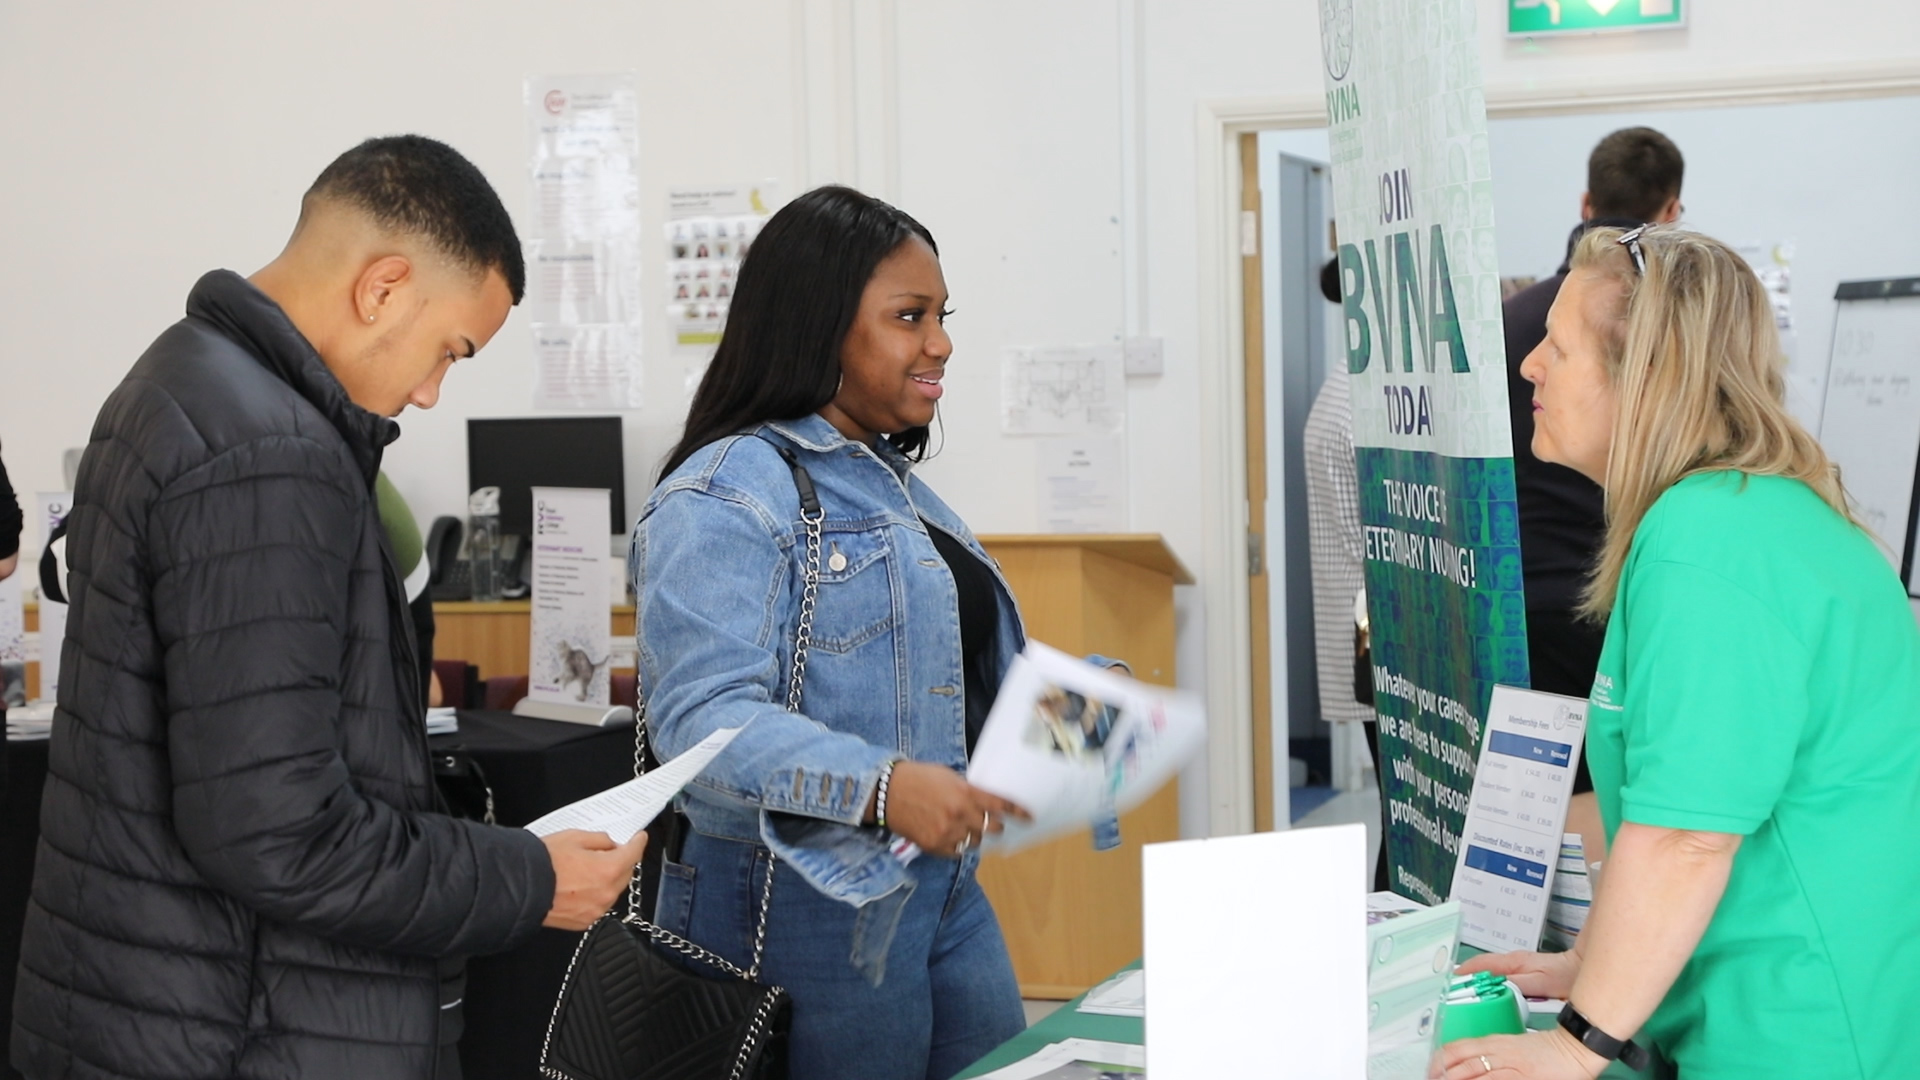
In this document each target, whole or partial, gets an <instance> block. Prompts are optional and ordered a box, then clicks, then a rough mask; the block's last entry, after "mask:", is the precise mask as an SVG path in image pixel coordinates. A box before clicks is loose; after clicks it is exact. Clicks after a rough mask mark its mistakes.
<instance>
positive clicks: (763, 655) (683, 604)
mask: <svg viewBox="0 0 1920 1080" xmlns="http://www.w3.org/2000/svg"><path fill="white" fill-rule="evenodd" d="M946 300H947V289H946V283H945V281H944V279H943V277H942V276H941V272H940V262H939V258H938V255H937V252H936V249H935V246H934V242H933V237H932V235H931V234H930V233H928V231H927V230H926V229H925V228H924V227H923V226H921V225H920V224H919V223H918V222H916V221H914V220H913V219H912V218H910V217H908V216H907V215H906V214H904V213H902V212H900V211H899V210H896V209H894V208H893V207H891V206H889V205H887V204H886V203H883V202H880V201H878V200H876V199H872V198H869V197H868V196H865V195H862V194H860V193H859V192H856V191H852V190H850V189H847V188H839V187H827V188H820V189H818V190H815V191H812V192H809V193H807V194H806V195H803V196H801V197H800V198H798V199H796V200H795V201H794V202H792V203H791V204H789V205H788V206H787V207H785V208H784V209H782V210H781V211H780V212H779V213H778V214H775V215H774V216H773V218H772V219H771V220H770V221H768V223H767V225H766V228H765V229H764V230H763V231H762V232H761V234H760V236H759V238H758V239H757V240H755V241H754V243H753V246H752V249H751V254H750V255H749V256H748V257H747V259H746V260H745V262H744V263H743V265H742V266H741V269H740V276H739V281H738V284H737V288H736V290H735V293H734V299H733V308H732V311H731V313H730V315H729V318H728V323H727V329H726V334H725V336H724V338H723V339H722V341H721V343H720V346H719V349H718V351H717V352H716V353H715V355H714V359H713V363H712V365H711V366H710V367H709V368H708V370H707V373H706V376H705V378H703V379H702V380H701V384H700V389H699V391H698V393H697V394H696V395H695V397H694V401H693V405H692V408H691V410H690V414H689V416H688V419H687V427H686V434H685V436H684V437H683V438H682V439H681V441H680V444H679V445H678V446H677V447H675V448H674V451H673V453H672V454H671V455H670V456H669V457H668V459H667V463H666V466H665V470H664V476H663V478H662V480H661V482H660V485H659V487H658V488H657V489H655V491H654V493H653V496H652V498H650V499H649V500H648V501H647V505H646V507H645V508H644V509H643V510H642V511H641V513H640V518H639V521H638V522H637V523H636V524H635V526H634V532H633V545H632V550H631V553H630V554H629V568H630V571H631V573H632V576H633V583H634V589H635V591H636V593H637V595H638V597H639V611H640V618H639V634H638V637H639V648H640V668H641V671H640V674H641V683H642V685H643V686H644V687H646V689H647V701H648V705H649V709H650V713H651V722H652V724H653V732H654V739H655V745H656V747H657V749H658V752H659V754H660V756H661V757H662V758H663V759H670V758H672V757H674V756H675V755H677V754H680V753H683V752H685V751H686V750H687V749H688V748H689V747H691V746H693V745H694V744H696V743H698V742H699V741H700V740H701V739H702V738H704V737H706V736H707V735H708V734H710V733H711V732H713V731H714V730H716V729H719V728H733V727H744V728H745V730H743V731H742V732H741V733H740V735H739V736H738V737H737V738H736V739H735V741H734V742H733V744H732V746H730V747H729V748H728V750H727V751H726V752H725V753H724V754H722V755H720V757H719V758H717V759H716V760H715V761H714V763H713V764H712V765H711V766H710V767H708V769H707V770H706V771H705V772H704V773H703V774H702V775H701V776H700V777H699V778H698V779H697V780H695V781H694V782H693V784H692V786H690V787H689V788H688V789H687V791H686V793H685V795H684V796H683V799H682V809H683V810H684V811H685V813H686V815H687V818H688V820H689V821H690V822H691V824H692V831H691V833H690V835H689V836H688V838H687V841H686V844H685V847H684V850H683V851H682V852H681V854H680V856H679V861H677V862H668V863H667V864H666V865H665V866H664V869H663V872H662V876H661V884H660V891H659V901H658V905H657V908H656V918H657V920H658V922H659V923H660V924H661V925H662V926H664V927H665V928H667V929H669V930H672V931H675V932H677V933H681V934H684V935H685V936H686V937H688V938H690V939H691V940H693V941H695V942H697V943H698V944H700V945H702V946H704V947H706V948H708V949H711V950H713V951H715V952H718V953H720V954H721V955H723V956H726V957H727V958H728V959H730V960H733V961H735V962H736V963H739V964H741V965H742V966H745V965H746V963H747V962H748V960H749V958H750V957H751V955H752V944H753V932H754V926H755V922H756V917H757V915H758V909H759V898H760V895H761V886H762V884H763V883H764V882H765V880H766V877H765V876H766V875H767V874H768V873H769V872H772V873H773V874H774V879H775V880H774V885H773V891H772V908H771V913H770V915H769V918H768V921H767V938H766V955H765V964H764V967H763V978H764V979H765V980H766V981H768V982H771V983H773V984H776V985H779V986H783V987H785V988H786V989H787V991H788V993H789V994H791V995H792V999H793V1029H792V1039H791V1044H790V1060H791V1076H792V1078H793V1080H854V1078H861V1077H873V1078H876V1080H879V1078H884V1080H908V1078H912V1080H920V1078H922V1077H925V1078H927V1080H944V1078H946V1077H949V1076H951V1075H953V1074H954V1073H955V1072H957V1071H959V1070H960V1069H962V1068H964V1067H965V1066H966V1065H968V1064H970V1063H971V1062H972V1061H974V1060H975V1059H977V1058H978V1057H980V1056H981V1055H983V1054H985V1053H986V1052H987V1051H989V1050H991V1049H992V1048H993V1047H995V1046H997V1045H999V1044H1000V1043H1001V1042H1004V1041H1005V1040H1006V1039H1008V1038H1010V1037H1012V1036H1013V1035H1016V1034H1018V1033H1019V1032H1020V1031H1021V1030H1023V1028H1024V1027H1025V1019H1024V1016H1023V1012H1022V1009H1021V1005H1020V993H1019V989H1018V987H1017V986H1016V984H1015V982H1014V977H1013V969H1012V965H1011V963H1010V962H1009V960H1008V958H1007V949H1006V943H1005V941H1004V940H1003V939H1002V937H1001V934H1000V926H999V922H998V921H997V920H996V919H995V917H994V914H993V909H992V907H991V906H989V904H988V903H987V899H986V896H985V894H983V893H982V892H981V890H980V886H979V884H978V882H976V881H975V878H974V872H975V869H976V866H977V862H978V844H979V842H980V840H981V838H982V837H983V836H985V835H986V834H988V833H993V832H998V831H999V830H1000V828H1001V819H1002V817H1003V815H1006V814H1016V815H1019V814H1021V813H1022V811H1021V810H1020V809H1019V808H1018V807H1016V806H1014V805H1012V804H1011V803H1008V802H1006V801H1005V800H1003V799H1000V798H998V797H996V796H993V795H990V794H988V793H987V792H984V791H981V790H980V789H978V788H975V787H973V786H972V785H970V784H968V783H967V781H966V780H965V778H964V772H965V769H966V765H967V758H968V754H969V751H970V750H971V748H972V744H973V742H974V739H975V738H976V737H977V736H978V734H979V730H980V725H981V724H982V723H983V722H984V720H985V718H986V714H987V710H988V707H989V706H990V705H991V703H992V697H993V694H994V691H995V689H996V688H997V687H998V686H999V682H1000V677H1001V675H1002V674H1003V673H1004V672H1005V671H1006V668H1007V665H1008V664H1009V663H1010V662H1011V661H1012V659H1013V657H1014V656H1015V655H1016V654H1017V653H1018V652H1019V651H1020V649H1021V648H1022V646H1023V645H1024V642H1025V639H1024V635H1023V633H1022V630H1021V624H1020V616H1019V612H1018V610H1017V609H1016V608H1015V606H1014V601H1013V594H1012V593H1011V591H1009V589H1008V588H1007V585H1006V582H1005V581H1004V580H1003V579H1002V578H1001V577H1000V574H999V571H998V569H997V568H996V567H995V565H994V564H993V562H992V560H990V559H989V558H988V557H987V555H986V553H985V552H984V551H983V550H982V549H981V547H980V545H979V543H978V541H976V540H975V539H974V537H973V534H972V533H971V532H970V531H968V529H967V527H966V525H965V524H964V523H963V522H961V520H960V519H959V517H958V516H957V515H955V514H954V512H953V511H952V510H951V509H949V508H948V507H947V505H946V504H945V503H943V502H941V501H940V499H939V498H938V497H936V496H935V495H934V494H933V492H932V491H930V490H928V488H927V487H926V485H925V484H923V483H921V482H920V481H919V479H917V478H916V477H914V476H913V475H912V473H911V471H910V470H911V467H912V464H913V462H914V461H916V460H919V459H920V458H921V457H922V456H924V448H925V446H926V443H927V427H928V425H929V424H930V423H931V422H932V420H933V419H934V414H935V406H936V403H937V402H938V401H939V400H940V394H941V385H940V380H941V376H942V374H943V372H944V371H945V368H946V363H947V358H948V356H949V355H950V353H951V352H952V348H953V345H952V342H951V340H950V339H949V338H948V337H947V333H946V330H945V328H944V326H943V323H944V320H945V317H946V311H945V304H946ZM783 451H784V452H786V453H790V454H792V455H793V457H794V460H795V461H796V462H797V463H798V464H799V465H800V466H802V467H804V469H805V470H806V472H807V474H808V475H810V476H811V478H812V482H813V484H814V485H815V487H816V489H817V491H818V495H819V501H820V505H821V507H822V509H823V510H824V512H825V521H824V523H823V538H822V542H821V545H820V586H819V594H818V604H817V609H816V612H815V615H814V618H813V637H812V647H811V652H810V657H809V660H808V663H807V665H806V678H805V697H804V699H803V702H802V706H801V712H800V713H789V712H787V711H786V709H785V703H786V699H787V679H788V677H789V673H790V672H791V670H792V665H793V651H794V641H795V632H796V628H797V626H798V622H799V618H800V603H801V594H802V586H803V580H804V575H805V571H806V563H807V543H806V534H805V531H804V528H803V526H802V525H801V523H800V512H801V507H800V496H799V493H798V490H797V488H796V477H795V474H794V472H793V470H792V469H791V468H790V467H789V465H788V462H787V461H786V460H785V459H784V458H783V456H782V452H783ZM883 778H884V779H885V783H884V784H883V782H882V781H883ZM882 815H884V818H883V817H882ZM882 826H884V827H882ZM892 837H900V838H904V839H905V840H909V841H912V842H913V843H914V844H917V845H918V846H919V847H920V849H921V850H922V851H923V852H924V855H923V856H922V857H920V858H918V859H915V860H912V861H910V862H903V861H902V860H901V859H900V858H898V857H896V856H895V854H893V853H892V852H890V850H889V841H890V839H891V838H892Z"/></svg>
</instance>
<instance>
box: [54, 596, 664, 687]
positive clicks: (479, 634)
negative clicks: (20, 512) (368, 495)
mask: <svg viewBox="0 0 1920 1080" xmlns="http://www.w3.org/2000/svg"><path fill="white" fill-rule="evenodd" d="M25 609H26V626H27V629H28V630H29V631H37V630H39V629H40V607H39V605H38V604H36V603H34V602H33V601H28V602H27V603H26V605H25ZM532 619H533V602H532V601H530V600H503V601H501V602H499V603H497V604H474V603H465V602H462V603H440V604H435V605H433V621H434V625H435V627H436V629H435V631H434V638H433V652H434V655H436V656H439V657H443V658H445V659H448V660H465V661H466V662H467V663H469V664H476V665H478V666H479V668H480V677H481V678H483V679H485V678H488V677H490V676H494V675H525V674H527V660H528V657H529V655H530V652H531V649H532V641H531V638H532V631H531V629H530V628H531V625H532ZM612 619H613V622H612V627H613V635H614V636H615V637H628V638H631V637H632V636H633V605H632V604H621V605H619V606H618V607H615V608H614V609H613V611H612ZM40 647H41V650H42V653H43V654H44V653H45V650H46V649H47V647H48V646H47V643H46V642H44V641H43V642H41V643H40ZM53 647H54V648H55V649H57V648H59V644H58V643H57V642H56V643H54V645H53ZM624 670H629V671H630V670H632V669H631V668H628V669H624ZM39 696H40V664H39V663H38V662H37V661H36V662H33V663H29V664H28V665H27V700H29V701H32V700H33V699H35V698H37V697H39Z"/></svg>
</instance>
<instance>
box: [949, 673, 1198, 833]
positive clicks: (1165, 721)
mask: <svg viewBox="0 0 1920 1080" xmlns="http://www.w3.org/2000/svg"><path fill="white" fill-rule="evenodd" d="M1206 736H1207V721H1206V711H1205V709H1204V708H1203V707H1202V705H1201V704H1200V699H1199V698H1198V697H1197V696H1195V695H1193V694H1189V693H1184V692H1182V691H1177V690H1169V689H1167V688H1166V687H1161V686H1153V685H1150V684H1147V683H1143V682H1140V681H1138V680H1135V679H1132V678H1129V677H1127V676H1126V675H1123V674H1121V673H1119V672H1117V671H1109V670H1107V669H1106V668H1101V667H1095V666H1094V665H1092V664H1089V663H1087V662H1086V661H1084V660H1078V659H1075V658H1074V657H1071V656H1068V655H1067V654H1066V653H1063V652H1061V651H1060V650H1058V649H1054V648H1050V647H1048V646H1046V645H1042V644H1040V643H1039V642H1037V641H1030V642H1028V643H1027V648H1026V651H1025V652H1023V653H1021V655H1019V656H1017V657H1015V658H1014V661H1013V665H1012V666H1011V667H1010V668H1009V669H1008V670H1007V677H1006V678H1005V680H1003V681H1002V682H1001V684H1000V694H999V696H998V697H997V698H995V699H994V703H993V711H992V712H991V713H989V714H988V715H987V723H986V727H985V728H984V729H982V731H981V732H980V742H979V745H978V746H976V747H975V748H974V754H973V760H972V762H971V763H970V764H969V765H968V767H967V780H968V781H969V782H970V783H972V784H973V785H974V786H976V787H979V788H983V789H985V790H987V791H991V792H993V793H994V794H995V795H998V796H1000V797H1001V798H1004V799H1009V800H1011V801H1013V802H1014V803H1016V804H1018V805H1019V806H1021V807H1023V808H1025V809H1026V811H1027V812H1028V813H1029V814H1031V815H1033V817H1032V820H1031V821H1026V822H1020V821H1015V820H1012V819H1008V820H1007V822H1006V831H1005V832H1003V833H1001V834H999V835H998V836H993V837H989V838H988V840H987V846H988V847H989V848H993V849H996V850H1000V851H1016V850H1019V849H1020V848H1024V847H1028V846H1031V845H1033V844H1037V843H1039V842H1041V841H1043V840H1050V839H1052V838H1054V837H1056V836H1059V835H1061V834H1063V833H1068V832H1073V831H1074V830H1076V829H1083V828H1086V827H1088V826H1089V825H1092V824H1094V823H1095V822H1097V821H1100V820H1103V819H1107V818H1109V817H1110V816H1111V815H1114V814H1123V813H1126V812H1127V811H1128V810H1131V809H1132V808H1133V807H1135V806H1137V805H1139V804H1140V803H1141V802H1142V801H1144V800H1145V799H1146V798H1147V797H1148V796H1150V795H1152V794H1153V793H1154V792H1156V791H1158V790H1159V789H1160V787H1161V786H1162V785H1163V784H1165V783H1166V782H1167V781H1169V780H1171V779H1173V777H1174V776H1175V775H1176V774H1177V773H1178V772H1179V771H1180V769H1181V768H1182V767H1183V766H1185V765H1186V764H1187V762H1188V761H1191V760H1192V759H1193V756H1194V755H1195V754H1197V753H1199V752H1200V749H1201V747H1203V746H1204V745H1205V744H1206Z"/></svg>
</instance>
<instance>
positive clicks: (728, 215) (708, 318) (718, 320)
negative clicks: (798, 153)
mask: <svg viewBox="0 0 1920 1080" xmlns="http://www.w3.org/2000/svg"><path fill="white" fill-rule="evenodd" d="M778 193H779V185H778V184H776V183H774V182H773V181H771V180H766V181H762V182H760V183H758V184H720V185H713V186H709V187H687V188H674V189H672V190H671V191H669V192H667V223H666V234H667V236H666V240H667V288H668V293H667V325H668V326H669V327H670V328H671V329H672V333H673V347H674V349H675V350H676V351H677V352H680V353H683V354H686V355H687V356H688V357H689V358H697V362H695V363H690V364H689V365H688V367H687V383H688V389H692V387H693V385H694V384H695V383H697V382H698V380H699V376H700V374H701V373H702V372H703V371H704V370H705V367H706V364H705V360H706V358H707V357H709V356H711V355H712V353H713V347H714V346H715V345H718V344H719V343H720V331H721V329H722V328H723V327H725V326H726V322H727V311H728V309H729V308H730V307H732V305H733V289H734V284H735V282H736V279H737V278H738V277H739V275H740V263H741V261H742V260H744V259H745V258H746V257H747V249H748V248H750V247H752V246H753V239H754V237H756V236H759V235H760V227H761V226H762V225H765V224H766V221H767V218H768V217H769V216H771V215H772V214H773V211H774V207H775V206H777V205H778V204H779V197H778Z"/></svg>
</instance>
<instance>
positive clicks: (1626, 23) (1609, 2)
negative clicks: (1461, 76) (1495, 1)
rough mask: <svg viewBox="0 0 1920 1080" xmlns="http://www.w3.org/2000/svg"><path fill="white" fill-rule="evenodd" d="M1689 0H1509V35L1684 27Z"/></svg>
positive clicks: (1589, 32)
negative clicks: (1686, 6) (1687, 0)
mask: <svg viewBox="0 0 1920 1080" xmlns="http://www.w3.org/2000/svg"><path fill="white" fill-rule="evenodd" d="M1685 4H1686V0H1507V33H1509V34H1513V35H1521V36H1526V37H1533V36H1535V35H1539V34H1593V33H1600V32H1603V31H1608V30H1665V29H1670V28H1672V27H1677V26H1685V25H1686V24H1687V18H1686V8H1685Z"/></svg>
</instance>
